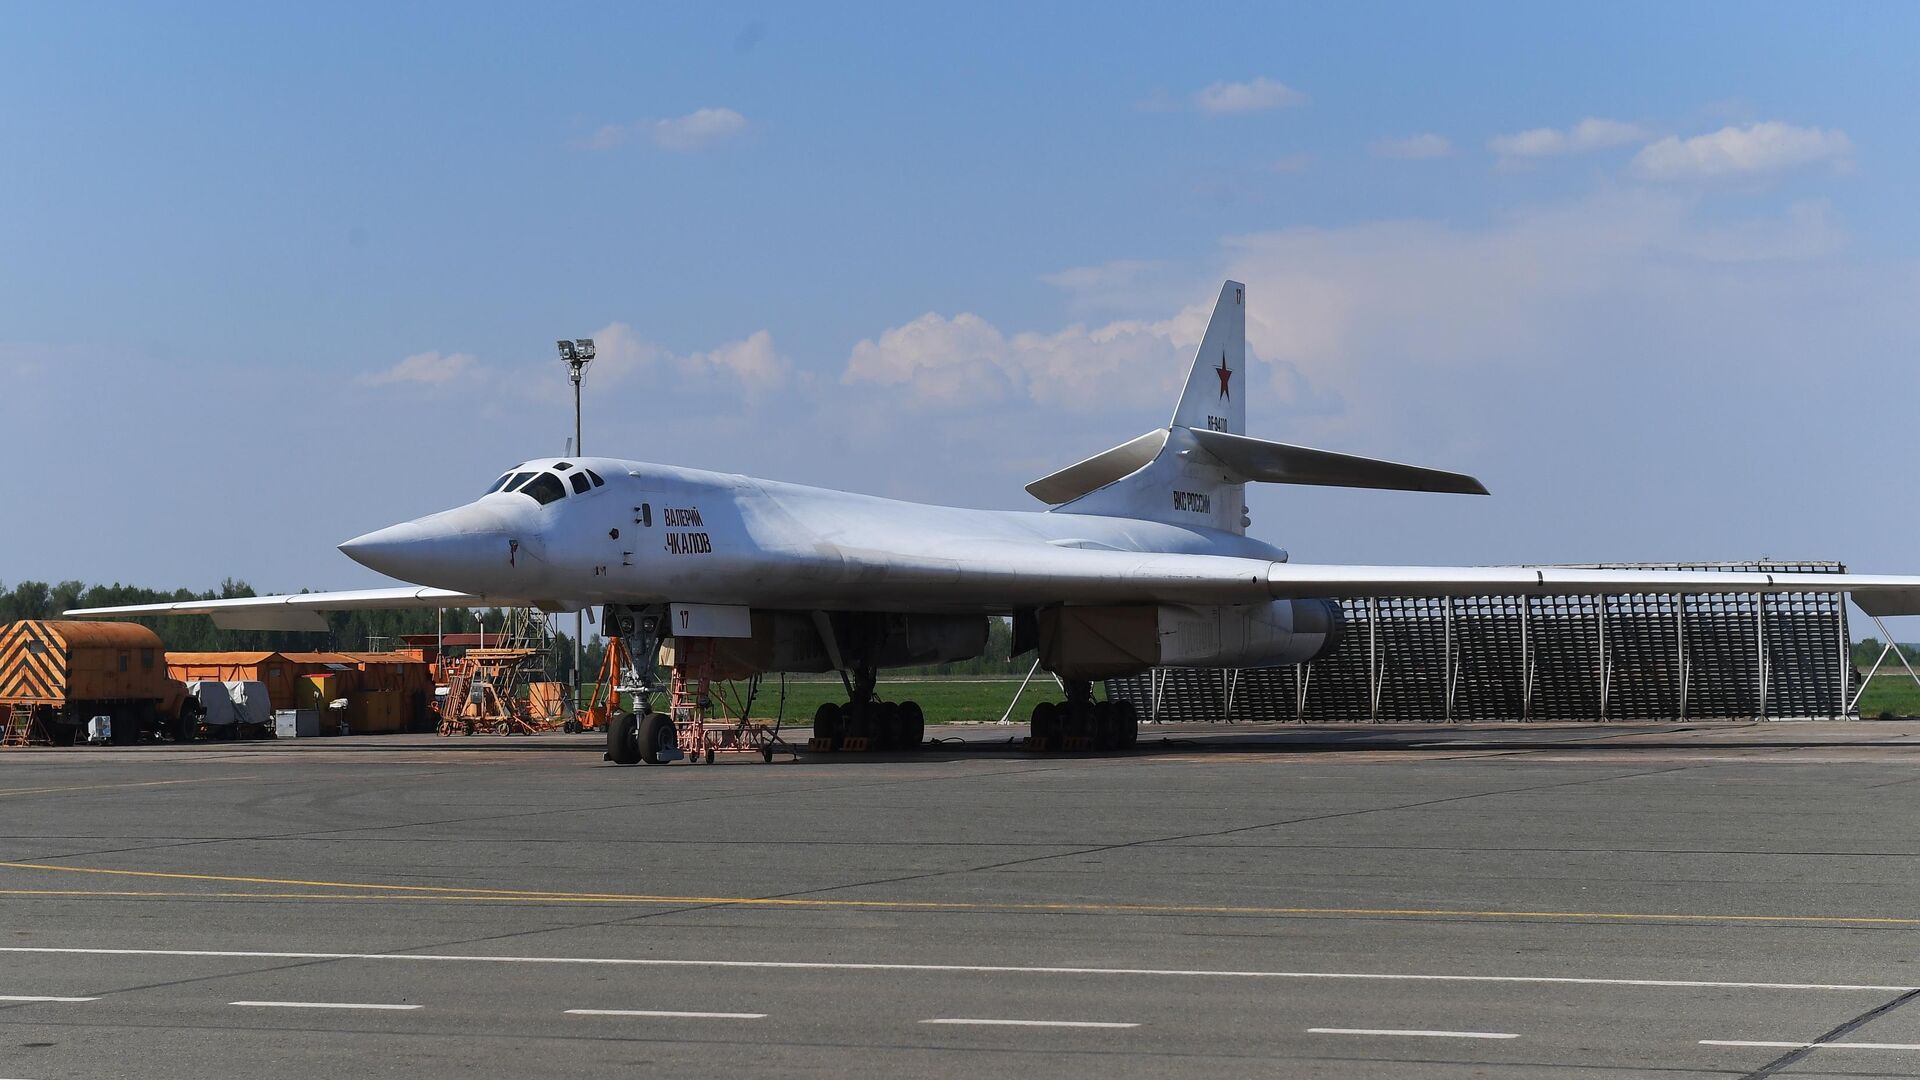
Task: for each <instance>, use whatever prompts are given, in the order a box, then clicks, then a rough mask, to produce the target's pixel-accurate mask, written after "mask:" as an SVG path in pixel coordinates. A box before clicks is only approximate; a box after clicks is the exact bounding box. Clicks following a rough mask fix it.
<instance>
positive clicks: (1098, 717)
mask: <svg viewBox="0 0 1920 1080" xmlns="http://www.w3.org/2000/svg"><path fill="white" fill-rule="evenodd" d="M1066 687H1067V700H1065V701H1043V702H1041V703H1040V704H1038V705H1035V706H1034V707H1033V726H1032V735H1033V738H1032V746H1033V748H1034V749H1035V750H1125V749H1127V748H1129V747H1131V746H1133V745H1134V744H1135V743H1137V742H1139V741H1140V714H1139V712H1138V710H1136V709H1135V708H1134V705H1133V702H1131V701H1095V700H1094V699H1093V683H1091V682H1088V681H1086V680H1084V679H1068V680H1067V681H1066Z"/></svg>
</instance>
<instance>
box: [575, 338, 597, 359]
mask: <svg viewBox="0 0 1920 1080" xmlns="http://www.w3.org/2000/svg"><path fill="white" fill-rule="evenodd" d="M573 351H574V352H575V353H577V354H579V356H580V359H582V360H591V359H593V339H592V338H590V337H583V338H580V339H578V340H576V341H575V342H574V343H573Z"/></svg>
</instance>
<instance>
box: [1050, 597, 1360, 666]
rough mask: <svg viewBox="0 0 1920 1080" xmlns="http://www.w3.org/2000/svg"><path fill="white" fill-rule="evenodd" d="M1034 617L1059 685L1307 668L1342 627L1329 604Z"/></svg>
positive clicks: (1071, 610) (1063, 610)
mask: <svg viewBox="0 0 1920 1080" xmlns="http://www.w3.org/2000/svg"><path fill="white" fill-rule="evenodd" d="M1039 616H1040V618H1039V623H1040V627H1039V629H1040V663H1041V665H1042V666H1043V667H1045V668H1046V669H1047V670H1049V671H1051V672H1053V673H1054V674H1056V675H1058V676H1060V677H1061V678H1063V679H1109V678H1114V677H1117V676H1121V675H1134V674H1138V673H1139V672H1142V671H1145V670H1146V669H1148V668H1152V667H1198V668H1228V667H1231V668H1259V667H1279V666H1281V665H1283V664H1304V663H1307V662H1309V661H1312V660H1317V659H1320V658H1321V657H1323V656H1325V655H1327V654H1328V653H1330V652H1332V651H1333V648H1334V646H1335V644H1337V643H1338V642H1339V640H1340V631H1341V629H1342V627H1344V626H1345V625H1346V618H1345V616H1343V615H1342V614H1341V611H1340V605H1339V604H1337V603H1335V602H1333V601H1331V600H1274V601H1271V602H1269V603H1265V604H1215V605H1206V606H1197V607H1189V606H1185V605H1179V606H1175V605H1160V606H1158V607H1059V608H1048V609H1046V610H1043V611H1041V612H1040V613H1039Z"/></svg>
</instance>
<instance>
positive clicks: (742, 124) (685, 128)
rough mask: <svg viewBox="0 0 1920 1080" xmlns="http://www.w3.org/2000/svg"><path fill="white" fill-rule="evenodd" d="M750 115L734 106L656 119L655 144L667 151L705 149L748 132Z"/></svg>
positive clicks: (654, 127) (654, 125)
mask: <svg viewBox="0 0 1920 1080" xmlns="http://www.w3.org/2000/svg"><path fill="white" fill-rule="evenodd" d="M746 130H747V118H746V117H744V116H741V115H740V114H739V113H737V112H734V111H733V110H732V109H720V108H707V109H695V110H694V111H692V112H690V113H688V114H687V115H685V116H678V117H674V118H673V119H671V120H656V121H654V122H653V129H652V133H653V143H654V145H655V146H658V147H660V148H661V149H663V150H674V151H680V152H688V151H693V150H704V149H706V148H708V147H710V146H715V145H718V144H720V143H723V142H726V141H727V140H728V139H733V138H737V137H738V136H740V135H744V134H746Z"/></svg>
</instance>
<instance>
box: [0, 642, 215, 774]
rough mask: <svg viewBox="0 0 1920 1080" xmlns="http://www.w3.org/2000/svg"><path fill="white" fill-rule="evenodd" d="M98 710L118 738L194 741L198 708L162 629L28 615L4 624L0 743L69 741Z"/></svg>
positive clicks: (0, 644)
mask: <svg viewBox="0 0 1920 1080" xmlns="http://www.w3.org/2000/svg"><path fill="white" fill-rule="evenodd" d="M96 716H104V717H107V718H109V720H110V723H111V730H112V739H113V742H114V743H115V744H116V745H122V746H130V745H132V744H134V743H137V742H140V741H141V740H143V739H146V738H149V737H152V736H160V735H164V736H166V737H169V738H172V739H174V740H176V741H180V742H186V741H190V740H191V739H192V738H193V737H194V735H195V733H196V731H197V729H198V727H199V718H198V713H197V711H196V710H195V709H194V708H193V707H191V706H190V705H188V703H187V690H186V686H185V684H183V683H181V682H179V681H178V680H176V679H173V678H170V677H169V676H168V675H167V657H166V652H165V646H163V645H162V644H161V642H160V637H159V635H158V634H155V633H154V632H153V631H152V630H149V629H147V628H146V627H144V626H138V625H135V624H132V623H99V622H49V621H43V620H38V619H24V620H21V621H20V622H16V623H12V624H9V625H7V626H5V627H0V724H4V728H0V745H8V746H26V745H30V744H34V743H39V744H47V743H51V744H53V745H56V746H71V745H73V744H74V742H76V741H77V740H78V738H79V737H80V734H81V733H82V732H84V731H85V730H86V728H87V722H88V721H89V720H92V719H93V718H94V717H96Z"/></svg>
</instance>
